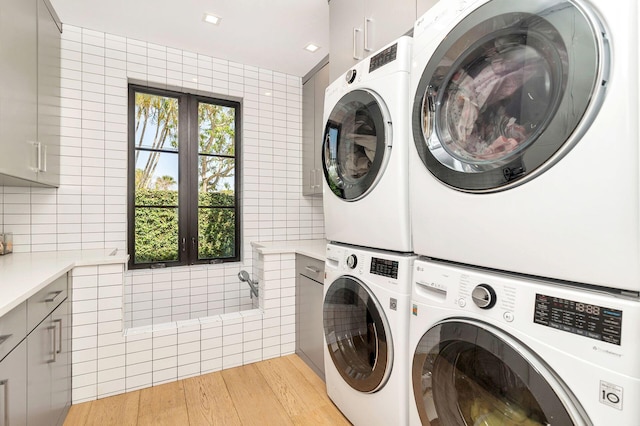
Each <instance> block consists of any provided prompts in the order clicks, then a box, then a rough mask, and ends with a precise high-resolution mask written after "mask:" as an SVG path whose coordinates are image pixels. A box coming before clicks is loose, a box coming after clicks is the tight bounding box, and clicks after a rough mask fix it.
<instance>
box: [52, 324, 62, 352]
mask: <svg viewBox="0 0 640 426" xmlns="http://www.w3.org/2000/svg"><path fill="white" fill-rule="evenodd" d="M53 322H54V323H56V324H58V349H56V353H57V354H59V353H62V318H58V319H54V320H53ZM54 327H55V325H54ZM54 346H55V344H54Z"/></svg>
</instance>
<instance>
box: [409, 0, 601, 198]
mask: <svg viewBox="0 0 640 426" xmlns="http://www.w3.org/2000/svg"><path fill="white" fill-rule="evenodd" d="M600 28H601V25H600V24H599V22H597V21H596V20H595V18H593V17H592V16H590V15H589V14H588V11H587V10H585V9H583V8H582V7H580V6H579V5H578V4H577V3H575V2H573V1H559V0H531V1H528V2H514V1H512V0H492V1H489V2H487V3H485V4H484V5H482V6H480V7H479V8H478V9H476V10H474V11H473V12H471V13H470V14H469V15H468V16H467V17H465V18H464V19H463V20H461V22H460V23H459V24H458V25H457V26H456V27H455V28H454V29H453V30H452V31H451V32H450V33H449V34H448V35H447V36H446V37H445V39H444V40H443V41H442V42H441V43H440V45H439V46H438V48H437V49H436V50H435V52H434V54H433V55H432V57H431V59H430V61H429V63H428V64H427V66H426V68H425V70H424V72H423V74H422V77H421V79H420V82H419V85H418V88H417V91H416V93H415V98H414V104H413V110H412V116H413V129H412V130H413V135H414V141H415V144H416V147H417V149H418V153H419V155H420V158H421V159H422V161H423V163H424V164H425V166H426V167H427V168H428V169H429V171H430V172H431V173H432V174H433V175H434V176H435V177H436V178H438V179H439V180H441V181H442V182H443V183H445V184H446V185H449V186H451V187H453V188H455V189H459V190H462V191H467V192H491V191H497V190H504V189H508V188H511V187H514V186H517V185H520V184H522V183H524V182H526V181H527V180H528V179H531V178H533V177H535V176H537V175H539V174H540V173H542V172H544V171H545V170H546V169H548V168H549V167H551V166H552V165H553V164H555V163H556V162H557V161H559V159H560V158H561V157H562V156H563V155H564V154H565V153H566V152H568V151H569V150H570V149H571V148H572V147H573V146H574V145H575V143H577V141H578V139H579V138H580V137H581V136H582V135H583V134H584V132H585V131H586V128H587V127H588V126H589V125H590V123H591V121H593V117H594V116H595V114H596V113H597V109H598V108H599V106H600V104H601V102H602V97H603V94H604V86H605V83H606V75H607V70H606V68H607V67H608V62H609V61H608V51H607V48H606V45H605V43H604V39H603V37H602V30H601V29H600Z"/></svg>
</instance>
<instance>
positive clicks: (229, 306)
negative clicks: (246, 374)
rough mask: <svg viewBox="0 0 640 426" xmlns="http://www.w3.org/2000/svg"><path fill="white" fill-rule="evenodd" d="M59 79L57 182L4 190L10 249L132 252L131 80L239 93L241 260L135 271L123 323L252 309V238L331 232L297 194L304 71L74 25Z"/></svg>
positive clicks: (0, 200) (316, 203) (314, 201)
mask: <svg viewBox="0 0 640 426" xmlns="http://www.w3.org/2000/svg"><path fill="white" fill-rule="evenodd" d="M61 76H62V80H61V86H62V89H61V96H62V99H61V104H62V110H61V171H62V175H61V179H60V182H61V185H60V188H58V189H48V188H44V189H43V188H17V187H4V188H3V187H0V230H2V231H4V232H13V234H14V251H15V252H29V251H31V252H35V251H47V250H70V249H89V248H112V247H115V248H118V249H120V250H126V247H127V245H126V230H127V216H126V194H127V186H126V185H127V179H126V172H127V116H126V114H127V83H128V82H130V81H133V82H136V83H141V84H149V85H154V86H159V87H169V88H173V89H177V90H190V91H194V90H198V91H204V92H206V93H208V94H211V95H213V96H215V95H219V96H220V95H221V96H232V97H235V98H241V99H242V111H243V116H242V130H243V135H242V149H243V164H242V183H243V188H242V245H243V249H242V257H243V260H242V262H240V263H237V264H233V265H214V266H208V267H192V268H177V269H175V270H171V271H158V272H156V271H140V272H138V271H136V272H131V273H128V274H127V278H126V284H127V289H126V291H125V294H124V301H125V307H126V311H127V314H126V316H125V320H126V321H127V324H128V325H132V326H142V325H148V324H153V323H160V322H163V321H178V320H184V319H190V318H196V317H198V316H201V315H216V314H219V313H224V312H232V311H238V310H242V309H245V308H247V307H250V306H251V304H252V302H251V299H250V298H249V293H248V289H247V287H246V286H241V285H240V284H239V282H238V280H237V278H236V275H237V272H238V270H239V269H240V268H243V269H247V270H249V271H251V262H252V261H251V247H250V244H249V242H250V241H259V240H261V241H272V240H296V239H312V238H323V237H324V221H323V216H322V200H321V199H318V198H307V197H302V196H301V185H302V179H301V174H302V171H301V170H302V166H301V161H302V160H301V152H302V150H301V133H302V132H301V125H302V123H301V117H302V111H301V108H302V101H301V96H302V86H301V79H300V78H299V77H296V76H291V75H286V74H282V73H278V72H274V71H270V70H266V69H260V68H256V67H251V66H246V65H242V64H238V63H233V62H229V61H226V60H224V59H219V58H211V57H208V56H204V55H198V54H196V53H192V52H186V51H182V50H177V49H173V48H170V47H165V46H158V45H154V44H151V43H146V42H143V41H138V40H132V39H127V38H124V37H119V36H115V35H111V34H105V33H102V32H97V31H92V30H88V29H82V28H78V27H73V26H70V25H66V26H65V31H64V33H63V34H62V70H61ZM267 92H268V93H270V95H267Z"/></svg>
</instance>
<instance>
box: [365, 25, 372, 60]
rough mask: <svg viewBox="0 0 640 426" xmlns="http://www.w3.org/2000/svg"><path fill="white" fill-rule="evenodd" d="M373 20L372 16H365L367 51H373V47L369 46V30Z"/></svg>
mask: <svg viewBox="0 0 640 426" xmlns="http://www.w3.org/2000/svg"><path fill="white" fill-rule="evenodd" d="M372 22H373V19H371V18H364V50H365V52H371V51H372V50H373V48H372V47H371V46H369V35H370V34H371V32H370V31H369V24H370V23H372Z"/></svg>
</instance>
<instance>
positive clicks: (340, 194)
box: [322, 37, 412, 252]
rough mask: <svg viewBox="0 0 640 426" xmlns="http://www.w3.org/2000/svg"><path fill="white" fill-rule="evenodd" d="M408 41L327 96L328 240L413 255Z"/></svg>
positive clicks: (375, 57) (343, 79) (359, 68)
mask: <svg viewBox="0 0 640 426" xmlns="http://www.w3.org/2000/svg"><path fill="white" fill-rule="evenodd" d="M411 41H412V40H411V38H410V37H401V38H400V39H398V40H396V41H394V42H393V43H391V44H389V45H387V46H385V47H384V48H383V49H381V50H380V51H378V52H376V53H374V54H372V55H371V56H370V57H368V58H367V59H365V60H363V61H362V62H360V63H359V64H357V65H356V66H355V67H353V68H352V69H350V70H349V71H347V73H346V74H344V75H342V76H340V77H339V78H338V79H337V80H336V81H334V82H333V83H332V84H331V85H329V87H328V88H327V89H326V92H325V104H324V105H325V107H324V122H325V130H324V142H323V147H322V164H323V169H324V180H323V206H324V221H325V232H326V238H327V239H328V240H329V241H336V242H341V243H347V244H354V245H358V246H364V247H372V248H379V249H384V250H394V251H400V252H410V251H411V232H410V228H409V225H410V220H409V190H408V181H409V171H408V155H409V147H410V143H411V137H410V134H409V120H408V116H409V70H410V68H411V65H410V61H411Z"/></svg>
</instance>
